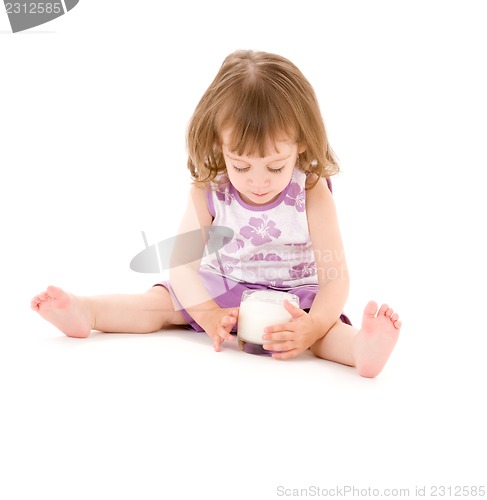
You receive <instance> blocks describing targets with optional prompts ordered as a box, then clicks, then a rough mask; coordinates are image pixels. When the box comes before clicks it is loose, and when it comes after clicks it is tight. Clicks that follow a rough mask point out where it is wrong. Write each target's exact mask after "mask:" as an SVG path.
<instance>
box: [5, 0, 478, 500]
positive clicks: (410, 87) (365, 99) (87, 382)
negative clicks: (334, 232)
mask: <svg viewBox="0 0 487 500" xmlns="http://www.w3.org/2000/svg"><path fill="white" fill-rule="evenodd" d="M482 4H483V2H473V1H468V0H467V1H464V2H450V1H447V2H429V1H423V2H419V1H416V2H386V1H383V2H378V1H367V2H358V1H357V2H347V1H325V2H312V1H308V0H301V1H300V2H288V1H283V0H280V1H275V0H268V1H258V2H257V1H248V0H247V1H245V2H238V3H237V2H223V1H221V2H218V1H212V0H209V1H205V2H196V1H195V2H169V3H168V2H160V1H156V0H144V1H140V2H128V1H125V0H116V1H115V0H105V1H104V2H90V1H88V0H81V1H80V3H79V5H78V6H77V7H76V8H75V9H74V10H72V11H71V12H70V13H68V14H67V15H65V16H63V17H61V18H59V19H57V20H55V21H53V22H51V23H48V24H46V25H43V26H40V27H38V28H34V29H32V30H30V31H27V32H24V33H18V34H15V35H14V34H11V33H9V30H10V27H9V24H8V19H7V16H6V14H4V13H3V7H2V11H1V12H0V32H1V33H0V64H1V66H0V166H1V170H0V171H1V182H0V214H1V215H0V217H1V221H2V224H1V234H2V238H1V241H2V244H1V250H0V252H1V266H2V267H1V270H2V272H1V275H0V280H1V281H0V299H1V300H0V310H1V313H2V319H3V324H2V328H1V333H0V336H1V337H0V377H1V378H0V401H1V403H0V404H1V408H2V409H1V411H0V423H1V426H0V463H1V464H2V465H1V468H0V497H1V498H5V499H8V500H16V499H26V498H31V499H35V498H46V499H47V498H49V499H50V500H55V499H56V500H57V499H70V500H74V499H87V498H90V499H96V500H98V499H117V500H118V499H129V498H130V499H134V498H138V499H142V500H152V499H163V498H171V499H179V498H182V499H186V498H203V497H205V498H218V499H220V498H237V499H240V498H242V499H248V498H258V499H271V498H277V497H278V493H279V492H281V493H282V492H285V490H283V489H278V487H279V486H282V487H284V488H288V489H294V488H298V489H302V488H304V489H306V488H310V487H311V486H317V487H319V488H320V492H321V493H323V492H324V490H325V489H332V488H336V487H343V486H347V485H348V486H353V487H356V488H368V487H371V488H378V489H380V490H381V491H382V490H383V489H384V488H409V490H410V497H414V494H415V488H416V487H422V486H425V487H426V494H428V491H429V492H430V493H431V487H433V486H446V487H448V486H452V487H454V486H457V485H459V486H464V485H466V486H480V485H485V484H486V483H487V476H486V473H485V463H486V451H485V445H486V430H485V427H486V424H485V422H486V417H487V415H486V410H485V408H486V406H485V382H486V368H485V350H486V347H487V342H486V339H485V335H486V328H485V319H484V313H485V307H484V299H485V292H484V287H485V281H486V278H487V276H486V274H487V273H486V269H485V261H484V259H485V252H486V244H485V241H484V237H483V233H485V214H486V208H487V207H486V202H485V194H484V185H483V180H484V179H485V176H484V175H483V174H484V172H485V170H486V167H487V154H486V147H485V137H486V132H487V125H486V116H487V100H486V93H485V88H487V77H486V73H485V47H486V46H487V31H486V30H485V16H484V14H483V12H484V9H483V7H482ZM318 5H320V10H319V11H318V10H317V6H318ZM239 48H251V49H258V50H265V51H269V52H276V53H279V54H281V55H284V56H285V57H288V58H289V59H291V60H292V61H293V62H295V63H296V64H297V65H298V66H299V67H300V68H301V70H302V71H303V72H304V74H305V75H306V76H307V77H308V79H309V80H310V81H311V83H312V84H313V86H314V88H315V90H316V93H317V95H318V99H319V101H320V105H321V108H322V112H323V115H324V118H325V122H326V125H327V129H328V133H329V138H330V141H331V144H332V147H333V149H334V150H335V152H336V154H337V156H338V158H339V161H340V164H341V168H342V173H341V174H340V175H339V176H337V177H336V178H335V179H334V180H333V182H334V193H335V201H336V204H337V208H338V213H339V218H340V223H341V228H342V234H343V239H344V241H345V245H346V251H347V258H348V264H349V268H350V272H351V276H352V283H351V291H350V296H349V301H348V304H347V307H346V310H345V312H346V313H348V315H349V316H350V317H351V319H352V321H353V322H354V323H355V324H357V325H359V324H360V318H361V313H362V309H363V307H364V305H365V303H366V302H367V300H369V299H371V298H373V299H375V300H377V301H380V302H381V301H386V302H388V303H389V304H390V305H391V306H393V307H394V308H395V309H396V310H397V311H398V312H399V313H400V314H401V316H402V318H403V320H404V328H403V332H402V337H401V339H400V341H399V343H398V345H397V349H396V351H395V352H394V353H393V355H392V357H391V359H390V362H389V364H388V365H387V366H386V368H385V369H384V371H383V372H382V374H381V375H380V376H379V377H378V378H377V379H375V380H367V379H362V378H360V377H359V376H358V375H356V373H355V372H354V370H353V369H351V368H347V367H343V366H340V365H336V364H333V363H328V362H325V361H322V360H318V359H316V358H314V357H312V355H311V354H309V355H307V354H305V355H303V356H301V357H300V358H298V359H296V360H293V361H290V362H277V361H274V360H270V359H267V358H259V357H254V356H250V355H246V354H243V353H241V352H239V351H238V350H237V348H236V347H235V346H233V345H230V346H228V347H226V348H225V349H224V350H223V352H221V353H215V352H213V349H212V346H211V342H210V341H209V339H208V338H207V337H206V336H205V335H196V334H192V333H188V332H186V331H177V330H173V331H168V332H161V333H156V334H153V335H146V336H136V335H122V334H117V335H106V334H105V335H104V334H94V335H93V336H92V337H90V338H89V339H88V340H82V341H80V340H76V339H70V338H66V337H64V336H63V335H62V334H61V333H60V332H58V331H57V330H56V329H55V328H54V327H52V326H51V325H50V324H49V323H46V322H44V321H43V320H41V319H40V318H39V317H38V316H37V315H36V314H35V313H34V312H33V311H31V310H30V308H29V304H30V299H31V298H32V296H34V295H35V294H36V293H38V292H40V291H42V290H43V289H45V287H46V286H47V285H49V284H56V285H59V286H62V287H65V288H66V289H67V290H70V291H72V292H73V293H78V294H98V293H108V292H119V293H135V292H139V291H140V292H142V291H144V290H146V289H147V288H149V287H150V286H151V285H152V283H154V282H155V281H157V280H158V279H159V277H158V276H157V275H142V274H136V273H134V272H132V271H131V270H130V268H129V262H130V260H131V258H132V257H133V256H134V255H135V254H136V253H137V252H139V251H140V250H141V249H142V248H143V240H142V237H141V231H145V232H146V234H147V238H148V240H149V243H154V242H156V241H159V240H161V239H164V238H166V237H170V236H172V235H173V234H174V231H175V229H176V227H177V224H178V216H179V213H180V212H181V209H182V207H183V206H184V203H185V199H186V192H187V190H188V187H189V185H190V179H189V175H188V172H187V170H186V167H185V162H186V155H185V142H184V134H185V128H186V124H187V122H188V120H189V117H190V115H191V113H192V111H193V109H194V107H195V106H196V104H197V102H198V100H199V98H200V96H201V94H202V93H203V92H204V90H205V89H206V87H207V86H208V85H209V83H210V82H211V80H212V79H213V77H214V75H215V74H216V72H217V70H218V68H219V67H220V65H221V62H222V61H223V59H224V57H225V56H226V55H227V54H228V53H230V52H232V51H234V50H236V49H239ZM309 491H311V490H309ZM290 492H291V491H288V493H290ZM315 492H316V490H315ZM447 492H448V490H447ZM447 497H448V495H447Z"/></svg>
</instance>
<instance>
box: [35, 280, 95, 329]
mask: <svg viewBox="0 0 487 500" xmlns="http://www.w3.org/2000/svg"><path fill="white" fill-rule="evenodd" d="M31 307H32V309H34V311H37V312H38V313H39V314H40V315H41V316H42V317H43V318H44V319H45V320H47V321H49V322H50V323H52V324H53V325H54V326H55V327H57V328H59V329H60V330H61V331H62V332H63V333H65V334H66V335H67V336H68V337H77V338H85V337H88V335H89V334H90V332H91V326H92V322H93V315H92V313H91V312H90V310H89V308H88V306H87V304H86V303H85V302H83V300H82V299H80V298H79V297H76V296H75V295H71V294H70V293H66V292H65V291H64V290H62V289H61V288H58V287H56V286H49V287H47V290H46V291H45V292H42V293H40V294H39V295H36V296H35V297H34V298H33V299H32V301H31Z"/></svg>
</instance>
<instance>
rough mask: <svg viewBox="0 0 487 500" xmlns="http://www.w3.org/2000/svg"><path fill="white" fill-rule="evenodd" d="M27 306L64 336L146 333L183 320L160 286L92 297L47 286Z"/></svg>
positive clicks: (166, 292)
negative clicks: (102, 333)
mask: <svg viewBox="0 0 487 500" xmlns="http://www.w3.org/2000/svg"><path fill="white" fill-rule="evenodd" d="M31 307H32V309H34V311H37V312H38V313H39V314H40V315H41V316H42V317H43V318H44V319H46V320H47V321H49V322H50V323H52V324H53V325H54V326H56V327H57V328H59V330H61V331H62V332H63V333H65V334H66V335H68V337H78V338H84V337H88V335H89V334H90V332H91V330H100V331H102V332H108V333H115V332H120V333H121V332H130V333H150V332H155V331H157V330H160V329H161V328H162V327H164V326H169V325H184V324H186V321H185V319H184V317H183V315H182V314H181V312H180V311H175V309H174V306H173V303H172V300H171V296H170V295H169V292H168V291H167V289H166V288H164V287H162V286H155V287H153V288H151V289H150V290H148V291H147V292H145V293H142V294H134V295H98V296H92V297H78V296H76V295H73V294H71V293H67V292H65V291H64V290H62V289H61V288H58V287H55V286H49V287H48V288H47V290H46V291H45V292H42V293H40V294H39V295H36V296H35V297H34V298H33V299H32V302H31Z"/></svg>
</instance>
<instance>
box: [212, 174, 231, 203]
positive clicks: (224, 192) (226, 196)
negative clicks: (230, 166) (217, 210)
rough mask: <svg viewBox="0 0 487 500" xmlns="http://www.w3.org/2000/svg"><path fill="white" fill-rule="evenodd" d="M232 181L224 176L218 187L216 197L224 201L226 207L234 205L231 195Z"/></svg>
mask: <svg viewBox="0 0 487 500" xmlns="http://www.w3.org/2000/svg"><path fill="white" fill-rule="evenodd" d="M229 187H230V179H229V178H228V177H226V176H223V177H222V178H221V179H220V180H219V182H218V186H217V190H216V193H215V194H216V197H217V198H218V199H219V200H220V201H223V203H224V204H225V205H230V204H231V203H232V199H233V194H232V193H230V189H229Z"/></svg>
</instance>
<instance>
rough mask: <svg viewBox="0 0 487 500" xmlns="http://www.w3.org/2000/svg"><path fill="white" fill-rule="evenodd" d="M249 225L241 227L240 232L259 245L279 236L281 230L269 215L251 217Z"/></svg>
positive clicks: (255, 244)
mask: <svg viewBox="0 0 487 500" xmlns="http://www.w3.org/2000/svg"><path fill="white" fill-rule="evenodd" d="M249 224H250V225H249V226H244V227H242V229H240V234H241V235H242V236H243V237H244V238H246V239H247V240H250V242H251V243H252V245H254V246H258V245H263V244H264V243H270V242H271V241H272V238H275V239H277V238H279V236H280V235H281V230H280V229H278V228H277V227H276V223H275V222H274V221H273V220H269V218H268V217H267V215H263V216H262V217H251V218H250V219H249Z"/></svg>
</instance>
